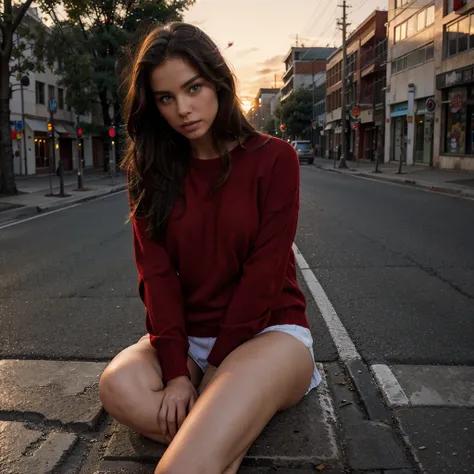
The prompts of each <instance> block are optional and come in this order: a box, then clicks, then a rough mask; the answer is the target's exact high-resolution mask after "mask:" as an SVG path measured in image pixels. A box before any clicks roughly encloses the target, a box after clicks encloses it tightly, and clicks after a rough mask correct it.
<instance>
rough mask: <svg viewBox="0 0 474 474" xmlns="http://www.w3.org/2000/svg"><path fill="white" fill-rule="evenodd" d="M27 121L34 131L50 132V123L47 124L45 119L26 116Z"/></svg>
mask: <svg viewBox="0 0 474 474" xmlns="http://www.w3.org/2000/svg"><path fill="white" fill-rule="evenodd" d="M25 122H26V124H27V125H28V127H30V129H31V130H32V131H33V132H44V133H48V125H47V122H46V120H44V121H43V120H36V119H30V118H25Z"/></svg>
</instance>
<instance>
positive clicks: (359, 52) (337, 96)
mask: <svg viewBox="0 0 474 474" xmlns="http://www.w3.org/2000/svg"><path fill="white" fill-rule="evenodd" d="M386 22H387V12H385V11H379V10H377V11H374V12H373V13H372V14H371V15H370V16H369V17H368V18H367V19H366V20H365V21H364V22H362V23H361V24H360V25H359V26H358V28H357V29H356V30H355V31H354V32H353V33H352V34H351V35H350V36H349V37H348V39H347V65H346V70H345V71H344V74H343V70H342V69H343V51H342V48H339V49H338V50H337V51H335V52H334V53H333V54H332V55H331V56H330V58H329V59H328V64H327V85H326V89H327V92H326V127H325V136H326V157H331V158H332V157H334V154H336V153H338V152H339V151H340V149H339V146H340V145H341V144H342V133H343V123H342V117H343V111H342V80H343V77H344V78H345V80H346V111H345V117H346V121H347V122H346V133H347V134H348V140H347V143H348V148H349V149H348V153H346V156H347V158H349V159H355V160H359V159H367V160H372V159H374V151H375V150H377V148H378V147H379V143H380V141H381V140H383V129H384V120H383V118H384V93H383V91H384V89H385V83H386V67H385V64H386V54H387V38H386ZM356 109H357V111H358V112H359V114H358V115H352V114H351V111H355V110H356Z"/></svg>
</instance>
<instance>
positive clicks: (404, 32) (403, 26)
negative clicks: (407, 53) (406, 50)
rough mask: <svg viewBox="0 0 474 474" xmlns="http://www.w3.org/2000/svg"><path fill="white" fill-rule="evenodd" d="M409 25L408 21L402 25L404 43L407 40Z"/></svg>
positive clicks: (401, 34)
mask: <svg viewBox="0 0 474 474" xmlns="http://www.w3.org/2000/svg"><path fill="white" fill-rule="evenodd" d="M407 25H408V21H405V22H403V23H402V25H401V28H402V31H401V33H400V36H401V40H402V41H403V40H404V39H406V38H407Z"/></svg>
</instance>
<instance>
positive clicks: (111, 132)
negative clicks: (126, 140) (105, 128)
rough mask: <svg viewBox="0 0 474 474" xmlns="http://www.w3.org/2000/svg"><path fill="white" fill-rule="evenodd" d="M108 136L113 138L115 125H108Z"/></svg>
mask: <svg viewBox="0 0 474 474" xmlns="http://www.w3.org/2000/svg"><path fill="white" fill-rule="evenodd" d="M109 137H110V138H114V137H115V127H110V128H109Z"/></svg>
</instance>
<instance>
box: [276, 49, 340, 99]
mask: <svg viewBox="0 0 474 474" xmlns="http://www.w3.org/2000/svg"><path fill="white" fill-rule="evenodd" d="M335 50H336V49H335V48H316V47H312V48H303V47H301V48H295V47H292V48H290V51H289V52H288V54H287V55H286V57H285V59H284V63H285V72H284V74H283V84H284V85H283V87H282V90H281V100H282V101H284V100H285V99H286V98H287V97H288V96H289V95H290V94H291V93H292V92H293V91H294V90H296V89H299V88H300V87H310V86H311V85H312V83H313V77H314V75H315V74H317V73H318V72H323V71H325V70H326V61H327V59H328V57H329V56H330V55H331V54H332V53H333V52H334V51H335Z"/></svg>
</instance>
